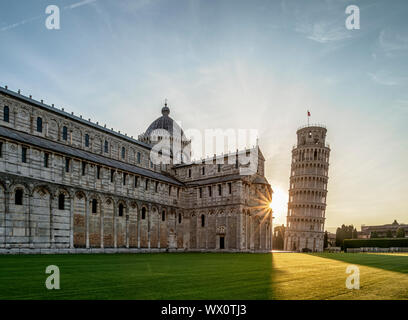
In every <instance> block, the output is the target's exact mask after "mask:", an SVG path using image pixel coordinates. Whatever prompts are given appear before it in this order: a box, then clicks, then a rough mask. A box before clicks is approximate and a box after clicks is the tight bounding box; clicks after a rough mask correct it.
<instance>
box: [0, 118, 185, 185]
mask: <svg viewBox="0 0 408 320" xmlns="http://www.w3.org/2000/svg"><path fill="white" fill-rule="evenodd" d="M0 137H5V138H9V139H12V140H16V141H19V142H22V143H28V144H31V145H34V146H36V147H39V148H44V149H47V150H51V151H54V152H57V153H61V154H64V155H68V156H71V157H75V158H80V159H86V160H88V161H90V162H94V163H98V164H102V165H105V166H107V167H113V168H117V169H120V170H123V171H128V172H130V173H134V174H137V175H141V176H144V177H149V178H151V179H156V180H160V181H163V182H168V183H172V184H175V185H179V186H182V185H183V184H182V183H181V182H180V181H178V180H176V179H175V178H173V177H169V176H167V175H164V174H162V173H158V172H155V171H152V170H149V169H145V168H142V167H139V166H135V165H132V164H128V163H125V162H122V161H119V160H115V159H111V158H107V157H104V156H101V155H98V154H94V153H91V152H88V151H85V150H81V149H78V148H74V147H71V146H67V145H63V144H61V143H58V142H55V141H51V140H48V139H45V138H41V137H37V136H32V135H30V134H28V133H24V132H20V131H16V130H14V129H10V128H6V127H1V126H0Z"/></svg>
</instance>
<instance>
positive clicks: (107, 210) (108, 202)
mask: <svg viewBox="0 0 408 320" xmlns="http://www.w3.org/2000/svg"><path fill="white" fill-rule="evenodd" d="M116 205H117V203H116V201H115V200H114V199H113V198H112V197H110V196H107V197H104V198H102V199H101V210H102V212H103V214H102V219H101V220H102V229H103V245H104V247H105V248H113V247H114V245H115V235H114V221H115V217H114V215H115V213H114V212H115V207H116Z"/></svg>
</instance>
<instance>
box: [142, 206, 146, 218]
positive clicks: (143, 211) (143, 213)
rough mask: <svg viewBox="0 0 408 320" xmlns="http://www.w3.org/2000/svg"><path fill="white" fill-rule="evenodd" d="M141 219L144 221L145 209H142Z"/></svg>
mask: <svg viewBox="0 0 408 320" xmlns="http://www.w3.org/2000/svg"><path fill="white" fill-rule="evenodd" d="M142 219H143V220H144V219H146V208H145V207H143V208H142Z"/></svg>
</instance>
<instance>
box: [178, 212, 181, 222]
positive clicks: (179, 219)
mask: <svg viewBox="0 0 408 320" xmlns="http://www.w3.org/2000/svg"><path fill="white" fill-rule="evenodd" d="M178 223H181V213H179V215H178Z"/></svg>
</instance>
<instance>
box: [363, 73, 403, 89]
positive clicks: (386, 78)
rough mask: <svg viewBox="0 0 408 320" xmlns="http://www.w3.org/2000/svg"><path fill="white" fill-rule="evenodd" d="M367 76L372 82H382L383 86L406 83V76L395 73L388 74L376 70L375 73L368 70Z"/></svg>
mask: <svg viewBox="0 0 408 320" xmlns="http://www.w3.org/2000/svg"><path fill="white" fill-rule="evenodd" d="M368 76H369V77H370V78H371V80H373V81H374V82H376V83H378V84H382V85H384V86H399V85H404V84H407V82H408V77H401V76H396V75H390V74H389V73H386V72H383V71H378V72H375V73H372V72H368Z"/></svg>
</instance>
